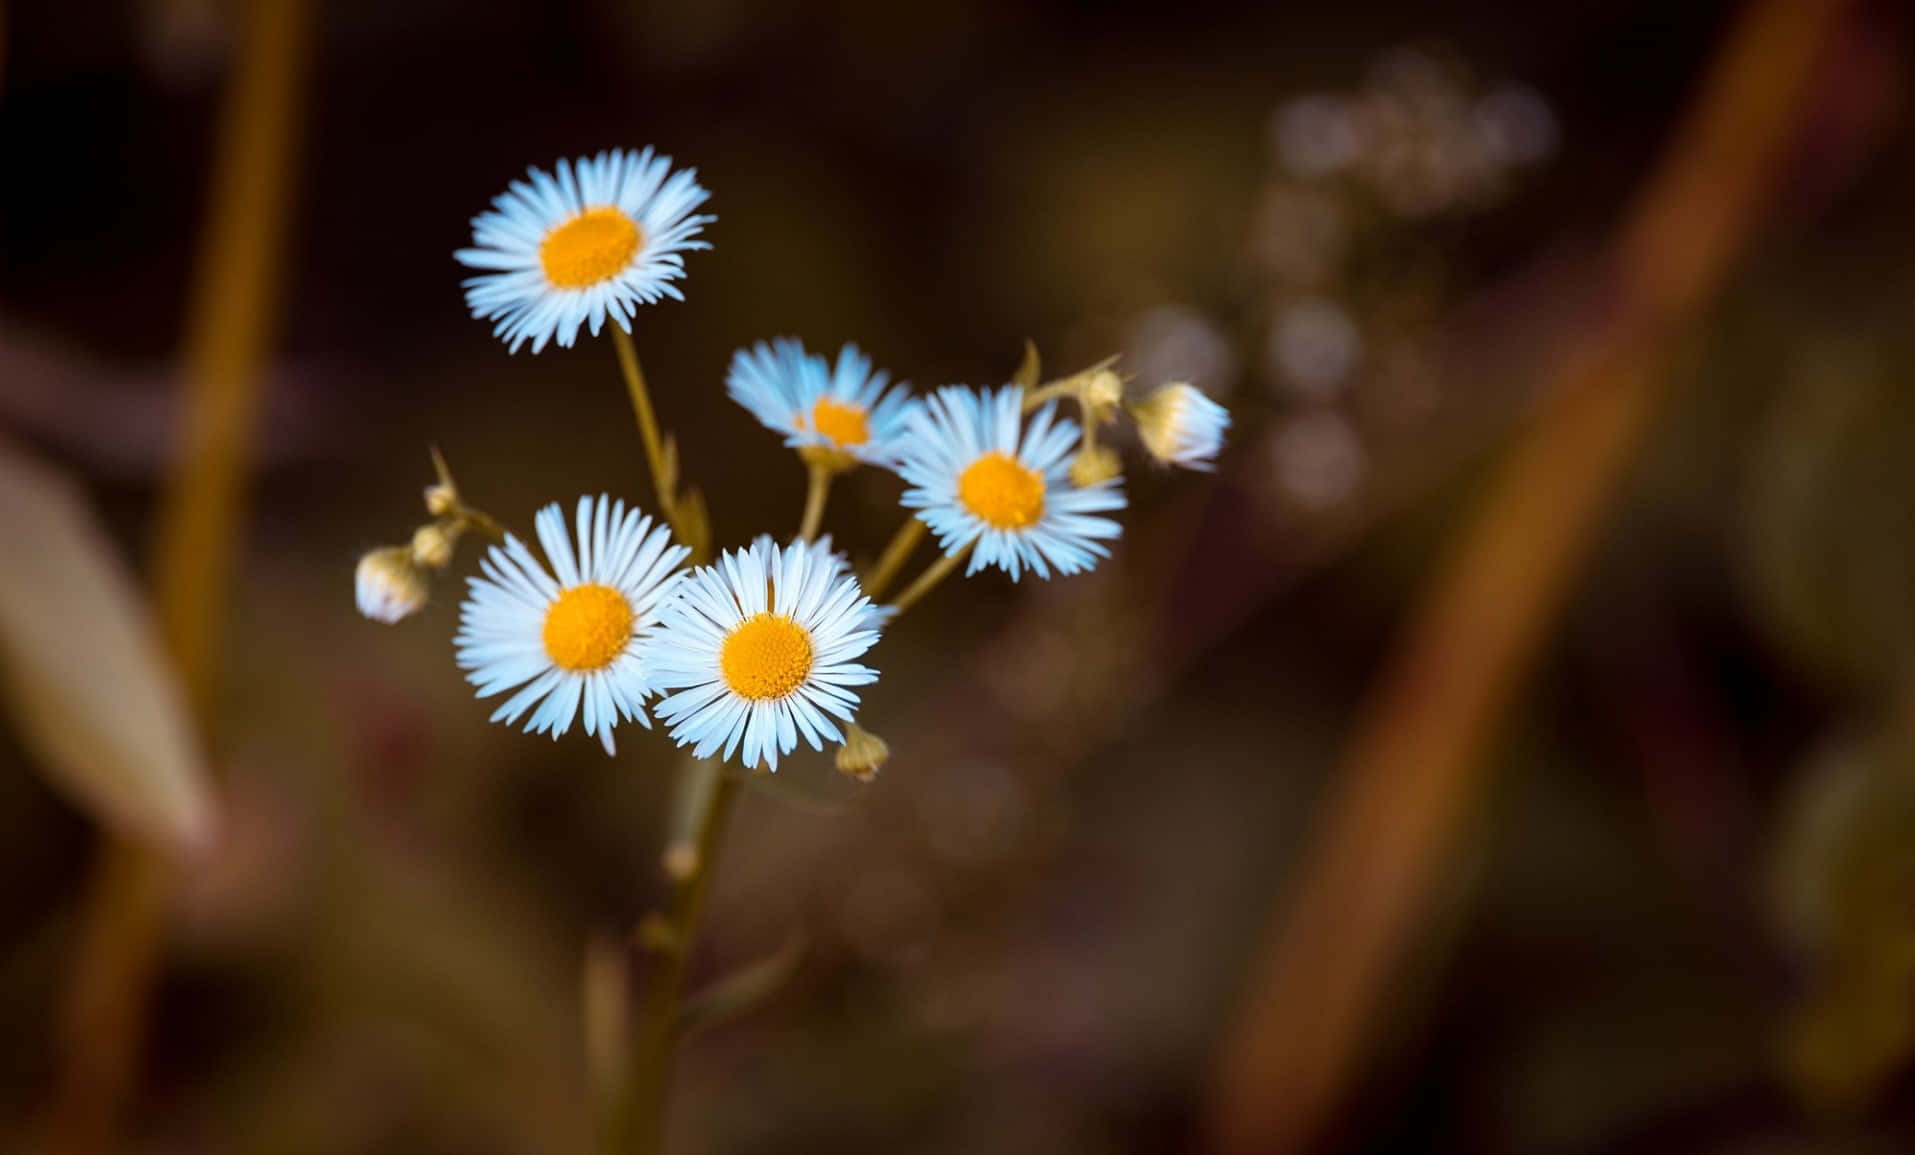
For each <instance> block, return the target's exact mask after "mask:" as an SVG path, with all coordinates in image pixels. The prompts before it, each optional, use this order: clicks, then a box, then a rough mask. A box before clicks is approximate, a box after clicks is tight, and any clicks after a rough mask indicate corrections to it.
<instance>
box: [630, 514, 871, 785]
mask: <svg viewBox="0 0 1915 1155" xmlns="http://www.w3.org/2000/svg"><path fill="white" fill-rule="evenodd" d="M830 556H831V555H830V554H829V552H828V551H827V552H826V553H825V554H823V555H822V556H821V555H820V553H819V552H818V550H817V549H816V548H815V547H814V546H807V545H805V544H803V543H800V544H798V545H795V546H790V547H781V546H777V545H773V544H771V543H769V542H763V541H761V542H758V543H756V544H754V545H752V546H750V547H749V548H747V549H743V550H736V551H727V552H726V553H725V554H723V555H722V556H720V557H719V559H718V561H717V562H716V563H714V564H712V565H709V566H705V567H703V568H700V569H697V570H694V571H692V575H691V577H690V578H688V579H687V580H686V581H685V583H684V585H683V586H682V587H681V588H680V590H679V592H678V594H677V596H676V597H674V598H673V599H672V601H671V604H669V605H667V606H666V607H665V609H664V612H663V615H662V617H661V618H660V621H659V629H658V633H657V636H656V639H655V641H654V646H653V649H652V651H651V653H650V655H649V661H650V667H651V670H652V673H653V677H654V680H655V682H656V683H657V684H658V685H659V686H660V687H663V688H666V689H672V690H676V691H677V692H676V693H672V694H668V695H667V696H666V697H665V698H664V699H663V700H661V701H660V702H659V703H658V706H657V710H658V716H659V718H661V719H662V720H664V722H665V723H666V724H667V725H668V726H670V728H671V735H672V737H673V738H674V739H676V740H677V742H678V744H679V745H681V746H690V747H692V754H693V756H694V757H698V758H707V757H710V756H711V755H712V754H713V753H715V752H718V751H721V750H722V751H723V757H725V758H726V759H730V758H731V756H732V755H733V754H734V753H736V754H738V756H739V761H740V762H741V763H742V764H743V765H745V766H760V765H762V766H766V767H768V768H769V769H772V770H776V769H777V768H778V757H779V755H781V754H789V753H790V752H791V751H792V750H793V749H794V748H796V746H797V744H798V739H799V738H800V737H801V736H802V737H803V738H804V739H805V741H807V742H809V743H810V744H811V747H812V749H814V750H822V749H824V743H825V742H826V741H827V740H829V741H833V742H841V741H843V740H844V735H843V733H842V732H841V731H840V730H839V728H838V725H837V723H836V722H834V721H833V720H832V719H833V718H836V719H838V720H839V721H843V722H847V723H848V722H850V721H851V720H852V712H853V710H854V709H855V708H856V706H857V704H858V696H857V694H855V693H853V692H852V689H851V687H853V686H863V685H868V684H870V683H871V682H874V681H876V680H877V677H878V672H877V671H876V670H873V669H871V668H870V667H868V666H862V665H859V664H857V662H856V661H855V660H854V659H856V658H857V657H859V656H860V655H861V654H863V653H864V652H865V651H866V650H868V649H870V648H871V645H872V643H874V642H876V641H877V640H878V633H877V630H876V629H874V628H873V627H872V624H871V621H870V619H869V617H868V615H867V612H866V611H867V608H868V606H869V604H870V603H869V600H868V599H867V598H866V597H865V596H864V592H863V591H862V590H861V589H859V587H858V582H857V579H855V578H853V577H851V576H850V575H849V574H848V573H845V572H844V571H843V570H842V569H841V568H839V567H838V566H837V565H834V564H831V563H830V561H829V558H830Z"/></svg>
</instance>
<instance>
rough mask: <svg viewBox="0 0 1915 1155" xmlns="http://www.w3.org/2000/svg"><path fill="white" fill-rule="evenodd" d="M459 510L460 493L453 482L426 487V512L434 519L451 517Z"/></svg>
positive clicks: (443, 482) (442, 482)
mask: <svg viewBox="0 0 1915 1155" xmlns="http://www.w3.org/2000/svg"><path fill="white" fill-rule="evenodd" d="M458 508H459V491H458V490H456V489H454V488H452V484H451V482H446V481H441V482H437V483H436V484H433V485H428V486H426V512H427V513H429V514H431V515H432V516H434V517H451V516H452V514H453V513H454V512H456V511H457V510H458Z"/></svg>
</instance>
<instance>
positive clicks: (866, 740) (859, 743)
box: [836, 722, 891, 782]
mask: <svg viewBox="0 0 1915 1155" xmlns="http://www.w3.org/2000/svg"><path fill="white" fill-rule="evenodd" d="M890 757H891V747H889V746H887V745H885V741H884V739H883V738H880V737H878V736H877V735H876V734H873V733H872V732H871V731H869V730H867V729H865V728H864V727H863V726H860V725H858V724H857V723H855V722H851V723H847V724H846V726H845V728H844V745H842V746H840V747H838V754H837V758H836V761H837V764H838V769H839V771H840V772H842V773H844V774H847V775H849V776H851V777H853V778H856V779H857V780H858V781H860V782H869V781H871V780H872V779H873V778H876V777H877V776H878V769H879V768H880V767H882V766H883V765H884V764H885V762H886V761H887V760H889V759H890Z"/></svg>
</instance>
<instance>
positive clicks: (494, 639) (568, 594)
mask: <svg viewBox="0 0 1915 1155" xmlns="http://www.w3.org/2000/svg"><path fill="white" fill-rule="evenodd" d="M533 528H535V529H536V530H537V531H538V538H539V547H540V548H541V549H542V550H544V552H545V557H546V560H547V562H549V563H550V566H551V568H550V569H549V570H548V569H547V568H546V566H545V565H543V564H541V563H540V562H539V560H538V559H537V558H535V557H533V556H532V551H531V550H529V549H527V548H526V546H525V543H524V542H522V541H520V540H519V539H518V538H516V537H513V536H511V535H510V534H508V535H506V539H505V544H504V545H503V546H496V545H495V546H493V547H492V548H491V549H489V550H487V551H486V555H485V557H484V558H483V559H482V560H481V561H480V563H479V568H480V569H481V571H482V572H483V574H484V576H483V577H475V578H472V579H470V580H469V583H468V584H469V586H470V592H469V593H468V594H467V596H466V599H465V603H464V604H463V605H461V606H460V607H459V633H458V636H457V638H456V639H455V641H456V642H457V645H458V660H459V666H460V668H461V669H464V670H467V671H469V673H468V674H467V675H466V680H467V681H470V682H471V683H472V684H473V685H475V686H477V687H478V693H479V697H481V698H489V697H491V696H492V695H494V694H497V693H500V692H502V691H505V690H509V689H512V688H514V687H519V690H518V692H517V693H515V694H513V695H512V697H510V698H508V699H507V700H506V701H505V704H504V705H501V706H500V707H499V708H498V709H497V710H496V711H494V712H493V714H492V721H494V722H504V723H506V724H507V725H512V724H515V723H517V722H518V720H519V717H520V716H521V715H522V714H524V713H525V712H526V711H527V710H532V716H531V718H530V719H529V720H528V721H527V722H526V724H525V728H526V730H527V731H529V732H531V733H534V734H537V733H540V732H542V731H543V732H549V733H550V734H551V735H552V737H553V738H557V737H558V736H559V735H560V734H563V733H565V732H566V731H567V730H568V729H570V728H571V726H572V719H573V718H574V717H575V716H576V715H577V714H578V713H579V708H580V706H581V704H582V705H583V707H584V713H585V732H586V733H587V734H592V735H595V736H596V737H597V738H598V740H599V741H600V742H601V743H603V744H604V746H605V752H606V753H608V754H610V753H613V752H614V748H613V744H612V729H613V727H615V726H617V725H618V723H619V722H621V721H637V722H638V723H640V724H641V725H644V726H650V725H651V724H652V723H651V719H650V718H649V717H647V716H646V714H645V698H646V696H647V695H648V694H650V693H652V692H653V691H654V689H655V687H654V685H653V682H652V679H651V677H650V673H651V671H650V661H651V658H650V646H651V639H652V633H653V627H654V626H655V625H656V624H657V622H658V616H659V611H660V608H661V607H662V606H663V605H664V603H665V602H666V601H668V600H669V599H670V598H671V596H672V592H673V590H674V589H676V588H677V587H678V585H679V584H680V582H681V581H682V580H683V578H684V576H685V575H684V574H683V573H682V572H676V571H677V570H678V566H679V565H680V563H682V562H683V561H684V560H685V558H686V556H687V555H688V554H689V553H690V552H691V551H690V550H688V549H686V548H685V547H684V546H682V545H673V544H672V540H671V533H670V531H669V530H667V529H666V528H665V527H664V526H662V525H658V526H655V525H653V524H652V519H651V518H649V517H646V516H643V515H641V514H640V513H639V512H638V510H636V509H628V508H626V506H625V503H624V502H622V501H612V500H610V499H609V498H606V497H604V496H603V495H601V496H599V497H598V498H596V499H594V498H591V497H581V498H579V503H578V517H577V522H576V529H577V533H578V550H577V552H576V553H574V552H573V548H572V539H571V537H570V536H569V535H568V534H567V532H566V526H565V516H564V514H562V513H561V512H560V511H559V507H558V505H557V504H556V503H554V504H552V505H548V506H546V507H545V508H544V509H541V510H540V511H539V512H538V516H537V517H535V518H534V519H533ZM534 706H537V709H535V710H533V709H532V708H533V707H534Z"/></svg>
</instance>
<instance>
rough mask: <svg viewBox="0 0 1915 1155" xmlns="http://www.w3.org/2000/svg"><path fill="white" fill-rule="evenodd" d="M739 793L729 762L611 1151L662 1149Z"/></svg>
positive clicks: (685, 884) (641, 1037) (643, 1154)
mask: <svg viewBox="0 0 1915 1155" xmlns="http://www.w3.org/2000/svg"><path fill="white" fill-rule="evenodd" d="M737 795H738V782H737V780H736V779H734V778H733V777H731V776H730V775H728V774H725V773H724V772H723V771H722V770H721V771H719V776H718V782H717V784H716V786H714V787H713V789H712V792H711V799H710V801H709V802H707V804H706V807H705V813H704V816H703V818H702V820H701V821H700V822H699V824H698V849H697V853H696V856H695V858H694V859H693V863H692V870H691V873H690V874H688V875H687V876H686V877H685V879H684V880H683V881H682V882H681V883H679V886H678V890H677V892H676V894H675V895H674V897H673V901H672V908H671V912H670V913H669V914H668V915H667V916H666V921H665V924H664V930H665V934H664V935H663V936H662V937H663V940H664V941H663V942H662V943H661V944H660V945H659V956H658V960H657V962H656V963H655V965H654V966H653V968H652V976H651V982H650V984H649V990H648V991H647V992H646V998H645V1014H644V1019H643V1021H642V1022H641V1023H640V1024H639V1029H638V1038H637V1040H636V1042H635V1043H634V1045H633V1047H632V1064H631V1067H630V1068H629V1070H628V1072H627V1075H626V1079H625V1085H624V1088H623V1090H622V1092H621V1094H620V1095H619V1097H618V1101H617V1102H616V1104H615V1105H614V1108H613V1113H612V1117H611V1120H610V1125H609V1128H608V1134H607V1135H606V1151H607V1153H608V1155H655V1153H656V1152H657V1151H658V1150H659V1149H660V1145H661V1143H662V1142H663V1139H664V1131H665V1105H666V1101H667V1096H666V1093H665V1092H666V1088H667V1086H668V1084H669V1083H670V1082H671V1073H672V1046H673V1044H674V1043H676V1042H677V1040H678V1014H679V1005H680V1003H681V1002H682V1001H683V999H684V994H685V979H686V976H687V974H689V972H690V970H691V960H692V948H693V946H694V945H695V943H696V942H697V938H698V925H699V921H700V919H701V918H702V917H703V915H704V912H705V899H706V896H707V895H708V894H709V893H710V891H711V881H712V875H713V874H715V873H716V871H717V866H718V850H719V846H720V844H721V842H722V840H723V837H724V832H725V822H726V820H727V819H728V818H729V817H730V816H731V810H732V803H733V802H734V801H735V800H736V798H737Z"/></svg>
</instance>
